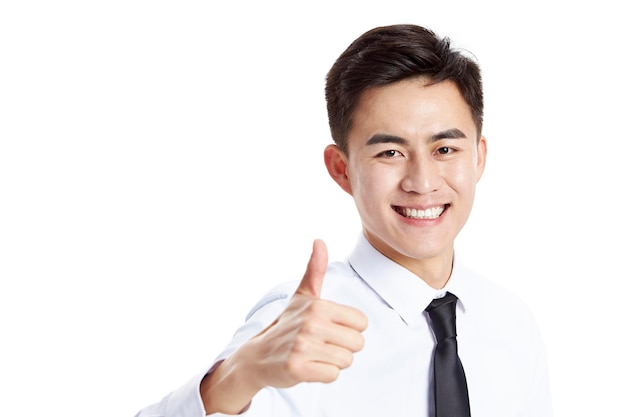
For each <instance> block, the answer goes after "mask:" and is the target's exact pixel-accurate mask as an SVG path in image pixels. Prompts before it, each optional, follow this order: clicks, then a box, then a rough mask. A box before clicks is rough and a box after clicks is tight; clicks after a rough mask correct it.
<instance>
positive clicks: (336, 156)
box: [325, 79, 486, 269]
mask: <svg viewBox="0 0 626 417" xmlns="http://www.w3.org/2000/svg"><path fill="white" fill-rule="evenodd" d="M476 130H477V129H476V125H475V123H474V121H473V119H472V115H471V112H470V108H469V106H468V105H467V104H466V103H465V101H464V100H463V98H462V96H461V94H460V93H459V91H458V89H457V87H456V85H455V84H454V83H453V82H451V81H444V82H441V83H438V84H434V85H431V86H426V85H425V82H424V80H423V79H411V80H405V81H401V82H397V83H394V84H391V85H388V86H384V87H376V88H372V89H370V90H367V91H366V92H365V93H364V94H363V95H362V96H361V99H360V101H359V103H358V105H357V107H356V110H355V112H354V117H353V127H352V129H351V131H350V134H349V136H348V154H349V155H348V156H346V155H344V154H343V153H342V152H341V151H339V149H338V148H336V147H334V146H329V148H327V150H326V153H325V158H326V164H327V167H328V170H329V172H330V174H331V176H333V178H334V179H335V181H337V182H338V183H339V185H340V186H341V187H342V188H343V189H344V190H345V191H346V192H348V193H350V194H351V195H352V197H353V198H354V201H355V203H356V207H357V210H358V212H359V214H360V217H361V220H362V224H363V228H364V233H365V236H366V237H367V239H368V240H369V242H370V243H371V244H372V245H373V246H374V247H376V248H377V249H378V250H379V251H380V252H382V253H383V254H385V255H386V256H387V257H389V258H391V259H393V260H394V261H396V262H398V263H399V264H401V265H403V266H405V267H407V268H409V269H414V268H411V267H412V266H414V265H415V262H422V261H423V260H427V259H437V258H439V260H442V259H449V260H451V259H452V253H453V241H454V239H455V238H456V236H457V234H458V233H459V231H460V230H461V228H462V227H463V225H464V224H465V222H466V220H467V218H468V216H469V213H470V211H471V208H472V204H473V201H474V193H475V188H476V183H477V182H478V180H479V178H480V176H481V174H482V172H483V169H484V165H485V156H486V143H485V140H484V138H482V137H481V138H480V140H478V139H477V132H476Z"/></svg>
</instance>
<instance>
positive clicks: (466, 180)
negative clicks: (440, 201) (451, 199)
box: [446, 163, 478, 195]
mask: <svg viewBox="0 0 626 417" xmlns="http://www.w3.org/2000/svg"><path fill="white" fill-rule="evenodd" d="M450 168H451V169H450V170H448V171H447V174H446V176H447V181H448V184H449V185H450V186H451V187H452V188H453V189H455V190H456V192H457V193H459V194H466V195H467V194H469V195H473V194H474V189H475V188H476V183H477V182H478V177H477V172H476V166H475V165H474V164H471V163H467V164H457V165H455V166H453V167H450Z"/></svg>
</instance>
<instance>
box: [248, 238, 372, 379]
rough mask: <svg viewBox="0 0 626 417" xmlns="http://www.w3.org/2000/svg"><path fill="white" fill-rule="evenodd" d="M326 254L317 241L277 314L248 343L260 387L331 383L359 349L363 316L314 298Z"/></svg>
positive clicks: (324, 267) (319, 287)
mask: <svg viewBox="0 0 626 417" xmlns="http://www.w3.org/2000/svg"><path fill="white" fill-rule="evenodd" d="M327 263H328V253H327V250H326V245H325V244H324V242H322V241H321V240H316V241H315V242H314V243H313V253H312V254H311V258H310V260H309V263H308V265H307V269H306V272H305V273H304V277H303V278H302V281H301V282H300V285H299V286H298V289H297V290H296V292H295V293H294V295H293V297H292V298H291V300H290V302H289V304H288V305H287V308H286V309H285V310H284V311H283V313H282V314H281V315H280V316H279V317H278V318H277V319H276V320H275V321H274V323H272V324H271V325H270V326H269V327H267V328H266V329H265V330H264V331H263V332H261V333H260V334H259V335H257V336H256V337H255V338H253V339H252V340H251V342H252V343H253V344H254V345H255V347H256V348H257V349H258V360H259V361H260V362H259V363H258V371H259V376H260V377H261V378H262V380H263V381H264V386H273V387H280V388H284V387H289V386H292V385H295V384H297V383H299V382H332V381H334V380H335V379H337V377H338V376H339V371H340V370H342V369H344V368H347V367H348V366H350V365H351V364H352V357H353V354H354V353H355V352H358V351H359V350H361V349H362V348H363V343H364V340H363V335H362V334H361V332H362V331H363V330H365V328H366V327H367V317H365V315H364V314H363V313H361V312H360V311H359V310H357V309H355V308H352V307H349V306H345V305H340V304H337V303H334V302H331V301H325V300H322V299H320V294H321V291H322V284H323V282H324V275H325V273H326V266H327Z"/></svg>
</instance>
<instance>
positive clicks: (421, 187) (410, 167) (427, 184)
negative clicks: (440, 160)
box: [401, 157, 442, 194]
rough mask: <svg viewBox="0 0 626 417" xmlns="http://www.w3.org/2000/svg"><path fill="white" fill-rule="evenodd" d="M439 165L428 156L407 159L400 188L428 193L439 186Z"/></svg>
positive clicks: (440, 179)
mask: <svg viewBox="0 0 626 417" xmlns="http://www.w3.org/2000/svg"><path fill="white" fill-rule="evenodd" d="M441 182H442V177H441V173H440V172H439V167H438V165H437V163H436V162H435V161H433V160H432V159H430V158H427V157H423V158H414V159H412V160H409V161H407V163H406V168H405V172H404V177H403V179H402V183H401V186H402V189H403V190H404V191H406V192H409V193H411V192H412V193H418V194H428V193H431V192H433V191H437V190H438V189H439V188H440V187H441Z"/></svg>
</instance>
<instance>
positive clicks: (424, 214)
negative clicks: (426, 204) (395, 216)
mask: <svg viewBox="0 0 626 417" xmlns="http://www.w3.org/2000/svg"><path fill="white" fill-rule="evenodd" d="M443 210H444V207H443V206H439V207H431V208H427V209H426V210H418V209H412V208H407V207H405V208H403V209H402V214H403V215H404V217H408V218H409V219H436V218H437V217H439V216H441V213H443Z"/></svg>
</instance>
